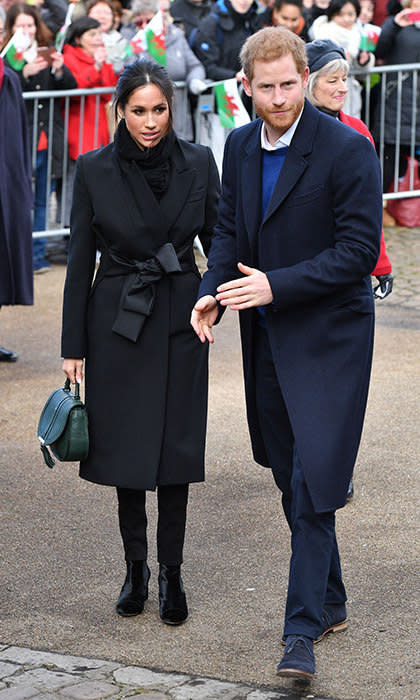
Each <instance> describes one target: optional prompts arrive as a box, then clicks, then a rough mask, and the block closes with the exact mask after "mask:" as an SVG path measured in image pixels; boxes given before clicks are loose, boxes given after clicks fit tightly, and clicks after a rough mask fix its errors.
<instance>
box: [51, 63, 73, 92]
mask: <svg viewBox="0 0 420 700" xmlns="http://www.w3.org/2000/svg"><path fill="white" fill-rule="evenodd" d="M75 88H77V81H76V78H75V77H74V75H73V73H72V72H71V71H70V70H69V69H68V68H67V66H64V65H63V75H62V76H61V78H57V76H56V75H55V74H54V73H51V89H52V90H74V89H75Z"/></svg>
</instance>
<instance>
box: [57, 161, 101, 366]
mask: <svg viewBox="0 0 420 700" xmlns="http://www.w3.org/2000/svg"><path fill="white" fill-rule="evenodd" d="M92 218H93V208H92V203H91V199H90V196H89V191H88V186H87V183H86V180H85V175H84V163H83V158H79V159H78V161H77V167H76V176H75V180H74V189H73V205H72V210H71V216H70V245H69V255H68V264H67V275H66V281H65V285H64V297H63V325H62V339H61V352H62V356H63V357H67V358H73V359H81V358H83V357H86V351H87V305H88V299H89V292H90V288H91V285H92V279H93V274H94V270H95V260H96V236H95V233H94V231H93V228H92Z"/></svg>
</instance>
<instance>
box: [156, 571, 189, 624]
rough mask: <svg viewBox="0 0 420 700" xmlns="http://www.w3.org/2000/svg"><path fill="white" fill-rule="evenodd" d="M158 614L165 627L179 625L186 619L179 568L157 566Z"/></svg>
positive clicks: (185, 603) (186, 612)
mask: <svg viewBox="0 0 420 700" xmlns="http://www.w3.org/2000/svg"><path fill="white" fill-rule="evenodd" d="M159 612H160V619H161V620H162V621H163V622H166V624H167V625H181V624H182V623H183V622H185V620H186V619H187V617H188V608H187V600H186V598H185V591H184V586H183V584H182V578H181V567H180V566H179V565H178V566H167V565H166V564H160V565H159Z"/></svg>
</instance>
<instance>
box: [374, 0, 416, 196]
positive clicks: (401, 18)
mask: <svg viewBox="0 0 420 700" xmlns="http://www.w3.org/2000/svg"><path fill="white" fill-rule="evenodd" d="M404 5H405V7H404V9H403V10H401V11H400V12H398V13H397V14H396V15H395V16H394V17H388V19H387V20H386V21H385V22H384V24H383V25H382V31H381V34H380V36H379V39H378V43H377V45H376V52H375V55H376V58H377V59H381V60H382V61H383V62H384V63H385V64H387V65H390V66H392V65H398V64H403V63H419V62H420V14H419V13H420V0H408V2H405V3H404ZM414 78H415V72H413V71H411V72H407V74H405V73H404V75H403V80H402V88H401V91H402V92H401V115H399V109H398V81H397V73H387V78H386V81H387V83H386V84H387V92H386V101H385V105H384V110H385V114H384V115H383V114H382V112H381V103H380V102H379V103H378V105H377V110H376V113H375V124H374V132H373V133H374V137H375V139H376V140H377V141H378V140H379V136H380V133H381V118H382V116H384V120H385V121H384V129H385V131H384V133H385V137H384V141H385V148H384V163H383V191H384V192H389V190H390V187H391V185H392V189H394V188H393V179H394V167H395V158H396V148H395V145H396V143H397V142H399V144H400V150H399V177H400V178H401V177H403V176H404V175H405V173H406V170H407V157H408V156H409V155H410V149H411V136H412V134H411V130H412V114H413V102H414V101H415V100H416V101H417V105H416V108H417V114H419V113H420V95H419V90H418V86H417V89H416V85H415V83H414ZM398 124H399V129H398ZM415 129H416V133H415V144H416V149H415V150H417V160H419V147H420V120H419V119H417V123H416V126H415Z"/></svg>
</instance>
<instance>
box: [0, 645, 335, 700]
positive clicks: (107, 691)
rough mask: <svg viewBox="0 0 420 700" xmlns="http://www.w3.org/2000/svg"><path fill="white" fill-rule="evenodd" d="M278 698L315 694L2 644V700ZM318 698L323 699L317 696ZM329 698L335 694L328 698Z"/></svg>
mask: <svg viewBox="0 0 420 700" xmlns="http://www.w3.org/2000/svg"><path fill="white" fill-rule="evenodd" d="M136 696H137V697H139V698H140V699H141V700H219V699H220V700H277V699H279V700H280V699H281V698H288V699H289V700H292V699H293V698H301V697H302V698H313V697H314V695H313V694H312V693H311V692H310V691H309V690H306V691H305V690H302V689H301V690H300V691H299V692H298V691H296V692H295V691H281V692H277V691H270V690H268V689H267V690H264V689H261V688H252V687H251V686H247V685H244V684H240V683H227V682H223V681H219V680H215V679H212V678H195V677H193V676H187V675H183V674H179V673H160V672H158V671H153V670H150V669H147V668H141V667H139V666H121V665H120V664H117V663H111V662H109V661H104V660H101V659H88V658H85V657H82V656H69V655H64V654H54V653H51V652H43V651H34V650H32V649H27V648H24V647H17V646H3V645H0V700H24V699H26V698H41V699H42V700H47V699H48V698H61V700H65V698H69V699H70V698H71V699H72V700H102V698H109V700H113V699H114V698H115V700H117V698H129V697H136ZM317 698H318V700H322V698H319V696H317ZM329 700H331V698H329Z"/></svg>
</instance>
